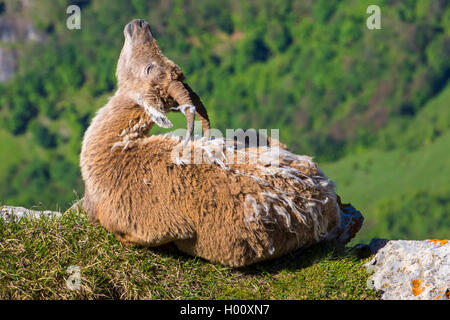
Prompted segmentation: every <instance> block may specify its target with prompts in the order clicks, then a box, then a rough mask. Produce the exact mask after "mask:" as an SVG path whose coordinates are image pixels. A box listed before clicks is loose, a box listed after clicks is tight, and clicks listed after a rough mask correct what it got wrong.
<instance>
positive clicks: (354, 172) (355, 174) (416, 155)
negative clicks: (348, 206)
mask: <svg viewBox="0 0 450 320" xmlns="http://www.w3.org/2000/svg"><path fill="white" fill-rule="evenodd" d="M449 145H450V132H447V133H445V134H444V135H442V136H440V137H439V138H437V139H436V140H435V141H434V142H433V143H431V144H429V145H426V146H423V147H422V148H420V149H418V150H415V151H413V152H410V151H406V150H394V151H381V150H371V151H369V152H366V153H363V154H360V155H353V156H348V157H346V158H344V159H342V160H340V161H337V162H335V163H330V164H321V168H322V169H323V170H324V172H325V173H326V174H327V176H328V177H330V178H331V179H332V180H333V181H335V182H336V185H337V193H338V194H339V195H340V196H341V197H342V200H343V201H344V202H351V203H352V204H353V205H354V206H355V207H356V208H357V209H358V210H360V211H361V213H362V214H363V215H364V217H365V222H364V225H363V228H362V229H361V234H360V240H361V239H362V240H365V241H366V240H370V236H372V235H373V232H368V233H367V236H366V231H369V230H368V229H369V228H371V227H376V224H377V223H380V221H378V218H379V217H377V214H376V212H379V211H380V209H381V208H382V209H383V210H384V211H385V212H384V214H389V212H388V211H389V210H390V207H389V206H386V202H389V201H391V202H399V201H401V199H408V198H411V197H415V196H417V195H421V194H427V195H431V196H432V197H434V196H435V195H438V196H439V195H441V196H442V195H445V194H447V198H448V177H449V176H450V167H449V165H448V146H449ZM422 202H423V201H422ZM417 205H419V202H418V203H417ZM437 205H438V204H437V203H431V202H430V203H429V210H434V209H433V208H434V207H435V206H437ZM441 206H442V204H441ZM415 209H416V207H415V204H414V203H412V202H411V203H410V208H406V207H405V210H415ZM392 211H393V212H394V211H395V210H392ZM396 214H398V213H396ZM428 214H432V212H430V213H427V215H428ZM427 215H422V216H421V219H422V220H421V221H420V219H418V220H419V221H416V222H417V223H419V224H423V225H428V224H429V221H428V220H427V219H428V217H427ZM444 217H445V216H444V215H443V218H444ZM440 227H441V228H435V229H436V230H435V231H436V233H433V234H425V233H423V234H420V233H419V234H415V237H416V239H417V237H420V238H433V237H444V236H445V234H448V231H449V230H450V225H448V222H446V224H445V225H440ZM424 230H425V229H424ZM439 230H440V231H439ZM437 233H439V234H437ZM441 233H443V234H441ZM369 235H370V236H369ZM392 236H393V235H391V234H377V237H389V238H390V237H392ZM395 237H397V238H406V237H407V234H406V233H404V232H403V233H396V234H395Z"/></svg>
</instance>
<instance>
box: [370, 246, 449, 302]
mask: <svg viewBox="0 0 450 320" xmlns="http://www.w3.org/2000/svg"><path fill="white" fill-rule="evenodd" d="M366 267H367V271H368V272H374V274H373V275H372V276H371V277H370V278H369V282H368V285H369V287H372V288H374V289H376V290H379V291H382V297H381V298H382V299H383V300H446V299H449V295H450V243H449V241H448V240H422V241H413V240H391V241H388V242H387V244H386V245H385V246H384V247H382V248H381V249H380V250H379V251H378V252H377V254H376V255H375V256H374V258H373V259H372V260H371V261H370V262H368V263H367V264H366Z"/></svg>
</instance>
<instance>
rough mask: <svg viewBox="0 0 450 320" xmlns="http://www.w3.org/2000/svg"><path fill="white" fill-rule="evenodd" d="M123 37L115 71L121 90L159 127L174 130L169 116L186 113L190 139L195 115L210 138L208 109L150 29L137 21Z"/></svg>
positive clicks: (126, 30)
mask: <svg viewBox="0 0 450 320" xmlns="http://www.w3.org/2000/svg"><path fill="white" fill-rule="evenodd" d="M123 33H124V35H125V43H124V45H123V48H122V52H121V53H120V58H119V62H118V64H117V71H116V77H117V82H118V86H119V90H120V91H121V92H123V93H126V94H127V95H128V96H129V97H131V98H132V99H133V100H134V101H135V102H136V103H137V104H138V105H140V106H141V107H142V108H144V109H145V111H146V112H147V113H148V114H149V116H150V117H151V118H152V119H153V121H154V122H155V123H156V124H157V125H159V126H160V127H164V128H170V127H172V123H171V122H170V120H169V119H168V118H167V117H166V112H168V111H170V110H174V111H181V112H183V113H184V114H185V116H186V129H187V135H186V138H187V139H190V137H191V136H192V132H193V129H194V117H195V113H196V114H197V116H198V117H199V119H200V120H201V122H202V127H203V131H204V135H205V136H206V137H208V136H209V119H208V114H207V112H206V109H205V107H204V106H203V104H202V103H201V101H200V98H199V97H198V96H197V95H196V94H195V92H194V91H192V89H191V88H190V87H189V86H188V85H187V84H185V83H183V80H184V75H183V72H182V71H181V69H180V67H178V66H177V65H176V64H175V63H173V62H172V61H171V60H169V59H168V58H166V57H165V56H164V54H163V53H162V52H161V50H160V48H159V46H158V44H157V43H156V39H155V38H153V36H152V33H151V30H150V25H149V24H148V23H147V22H145V21H143V20H137V19H135V20H133V21H131V22H130V23H128V24H127V25H126V26H125V28H124V31H123Z"/></svg>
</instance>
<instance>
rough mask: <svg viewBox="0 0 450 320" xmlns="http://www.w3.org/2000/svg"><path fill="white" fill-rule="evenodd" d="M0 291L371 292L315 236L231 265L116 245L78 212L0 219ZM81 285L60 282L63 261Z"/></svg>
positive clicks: (26, 294) (241, 295) (103, 294)
mask: <svg viewBox="0 0 450 320" xmlns="http://www.w3.org/2000/svg"><path fill="white" fill-rule="evenodd" d="M0 256H1V259H0V299H378V298H379V295H378V294H377V293H376V292H374V291H372V290H370V289H368V288H367V286H366V281H367V278H368V276H369V275H368V274H367V273H366V270H365V268H364V266H363V264H364V263H365V262H367V261H368V259H369V258H370V257H365V258H359V257H358V256H357V255H356V254H355V253H352V251H350V250H348V249H346V250H343V251H340V253H338V252H337V251H336V250H335V249H333V248H332V247H331V246H330V245H327V244H319V245H315V246H312V247H310V248H308V249H305V250H303V251H296V252H294V253H291V254H288V255H286V256H284V257H281V258H279V259H276V260H273V261H267V262H263V263H259V264H255V265H253V266H250V267H247V268H239V269H233V268H229V267H225V266H222V265H218V264H212V263H209V262H207V261H205V260H203V259H200V258H194V257H190V256H187V255H185V254H183V253H180V252H179V251H178V250H177V249H176V248H175V247H172V246H170V245H169V246H166V247H164V248H156V249H149V248H142V247H124V246H122V245H121V244H120V242H118V241H117V240H116V238H115V237H114V235H113V234H111V233H109V232H107V231H106V230H105V229H104V228H103V227H101V226H98V225H91V224H89V223H88V221H87V217H86V215H85V214H84V213H80V214H79V213H76V212H70V213H68V214H66V215H64V216H63V217H61V218H45V219H42V220H26V219H22V220H20V221H15V222H10V223H7V222H4V221H0ZM72 265H75V266H78V267H79V268H80V270H81V287H80V289H79V290H70V289H69V288H68V287H67V285H66V279H68V277H69V276H70V275H69V274H68V273H67V268H68V267H69V266H72Z"/></svg>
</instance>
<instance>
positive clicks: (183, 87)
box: [168, 80, 210, 138]
mask: <svg viewBox="0 0 450 320" xmlns="http://www.w3.org/2000/svg"><path fill="white" fill-rule="evenodd" d="M168 93H169V95H170V96H171V97H172V98H174V99H175V101H176V102H177V103H178V104H179V105H180V106H182V105H185V104H189V105H193V106H195V114H196V115H197V117H198V118H199V119H200V121H201V123H202V128H203V136H204V137H206V138H209V128H210V122H209V118H208V113H207V111H206V109H205V106H204V105H203V103H202V101H201V100H200V97H199V96H198V95H197V94H196V93H195V92H194V90H192V89H191V87H189V85H188V84H186V83H183V82H181V81H177V80H176V81H172V82H171V83H170V85H169V87H168ZM186 120H187V119H186Z"/></svg>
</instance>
